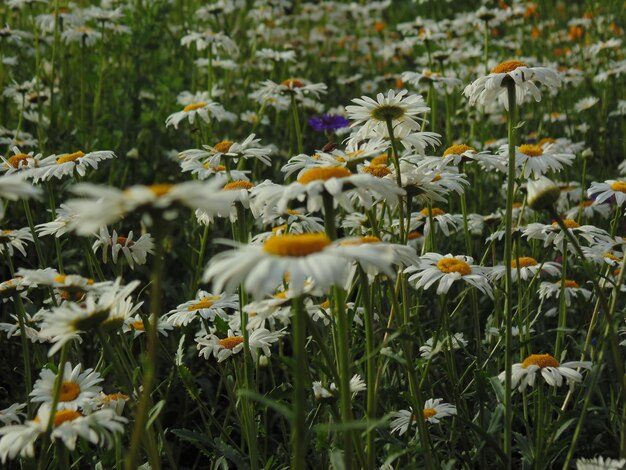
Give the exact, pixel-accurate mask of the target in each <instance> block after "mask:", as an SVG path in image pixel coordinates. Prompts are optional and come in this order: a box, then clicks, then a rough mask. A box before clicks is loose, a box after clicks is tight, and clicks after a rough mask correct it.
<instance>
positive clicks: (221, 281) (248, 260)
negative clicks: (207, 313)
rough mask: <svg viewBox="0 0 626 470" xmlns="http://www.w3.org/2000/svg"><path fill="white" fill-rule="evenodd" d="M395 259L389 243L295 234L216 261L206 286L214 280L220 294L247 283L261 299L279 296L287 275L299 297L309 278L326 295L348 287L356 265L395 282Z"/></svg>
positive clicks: (395, 256)
mask: <svg viewBox="0 0 626 470" xmlns="http://www.w3.org/2000/svg"><path fill="white" fill-rule="evenodd" d="M378 245H381V246H378ZM396 259H397V255H396V254H395V252H394V250H393V249H391V248H389V247H387V246H384V244H378V243H373V244H368V243H366V244H359V245H357V246H354V245H342V244H341V240H338V241H337V242H335V243H333V242H332V241H331V240H330V239H329V238H328V237H327V236H326V235H325V234H323V233H305V234H294V235H291V234H290V235H282V236H274V237H271V238H269V239H267V240H266V241H265V243H263V245H246V246H243V247H241V248H239V249H238V250H233V251H227V252H225V253H221V254H219V255H217V256H215V257H214V258H213V259H212V260H211V262H210V263H209V266H208V268H207V270H206V271H205V273H204V277H203V281H204V282H208V281H210V280H212V281H213V284H214V286H215V289H216V290H217V291H222V288H223V287H224V286H225V287H226V291H227V292H232V291H233V290H234V289H235V288H236V286H238V285H239V284H241V283H243V284H244V287H245V289H246V290H247V291H249V292H250V293H251V294H252V296H253V297H255V298H257V299H259V298H261V297H263V296H264V295H267V294H271V293H272V292H274V291H275V289H276V288H277V287H278V286H279V285H280V284H282V282H283V280H284V278H285V275H286V274H287V273H288V274H289V288H290V289H292V290H293V292H294V293H295V294H296V295H298V294H301V293H302V292H303V290H304V287H305V281H306V280H307V279H310V280H311V281H312V282H313V283H314V285H315V287H316V288H319V289H320V290H321V291H324V292H325V291H327V290H328V289H329V288H330V287H331V286H333V285H335V286H343V285H344V283H345V282H346V280H347V278H348V275H349V268H350V266H351V265H352V264H353V263H355V262H358V263H361V264H363V263H365V264H366V267H367V268H368V269H370V270H371V269H373V268H374V267H376V268H377V269H378V270H379V271H382V272H383V273H385V274H387V275H389V276H390V277H393V269H392V264H393V263H394V262H395V261H396Z"/></svg>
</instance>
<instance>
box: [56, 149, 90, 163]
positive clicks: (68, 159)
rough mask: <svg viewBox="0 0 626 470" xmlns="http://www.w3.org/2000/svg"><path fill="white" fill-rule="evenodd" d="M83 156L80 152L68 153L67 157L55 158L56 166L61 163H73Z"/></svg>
mask: <svg viewBox="0 0 626 470" xmlns="http://www.w3.org/2000/svg"><path fill="white" fill-rule="evenodd" d="M84 156H85V154H84V153H83V152H81V151H80V150H79V151H78V152H74V153H68V154H67V155H63V156H61V157H59V158H57V165H61V164H62V163H67V162H73V161H76V160H78V159H79V158H82V157H84Z"/></svg>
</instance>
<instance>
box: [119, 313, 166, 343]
mask: <svg viewBox="0 0 626 470" xmlns="http://www.w3.org/2000/svg"><path fill="white" fill-rule="evenodd" d="M146 323H149V324H150V325H152V318H146V317H143V316H141V315H140V314H136V315H129V316H126V317H125V318H124V324H123V325H122V332H124V333H131V332H132V333H133V338H137V337H139V336H141V335H142V334H144V333H145V332H146ZM172 329H173V327H172V325H170V324H169V323H167V322H166V321H163V320H161V319H159V321H158V322H157V333H159V334H161V335H163V336H167V333H168V331H170V330H172Z"/></svg>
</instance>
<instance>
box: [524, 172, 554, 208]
mask: <svg viewBox="0 0 626 470" xmlns="http://www.w3.org/2000/svg"><path fill="white" fill-rule="evenodd" d="M526 189H527V191H528V205H529V206H530V208H531V209H533V210H537V211H538V210H542V209H548V208H550V207H552V206H553V205H554V204H555V203H556V202H557V201H558V200H559V196H560V195H561V189H560V188H559V187H558V186H557V185H556V184H555V183H554V182H553V181H551V180H549V179H548V178H546V177H545V176H540V177H539V178H537V179H535V180H530V181H528V185H527V186H526Z"/></svg>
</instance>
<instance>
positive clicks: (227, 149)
mask: <svg viewBox="0 0 626 470" xmlns="http://www.w3.org/2000/svg"><path fill="white" fill-rule="evenodd" d="M254 137H255V134H250V135H249V136H248V137H246V139H245V140H243V141H242V142H233V141H232V140H222V141H221V142H218V143H217V144H215V145H214V146H213V147H211V146H209V145H204V146H203V147H204V150H201V149H190V150H185V151H183V152H181V153H180V155H179V157H180V158H181V159H182V160H183V161H188V160H193V161H201V163H202V164H203V165H206V166H208V167H209V168H219V167H220V164H221V163H222V159H227V160H229V159H232V160H233V162H234V163H235V164H236V163H237V162H238V161H239V159H240V158H244V159H250V158H256V159H258V160H259V161H260V162H261V163H263V164H264V165H267V166H270V165H271V164H272V161H271V160H270V158H269V155H270V153H271V152H272V149H271V148H270V147H263V146H261V145H259V143H260V142H261V140H260V139H255V138H254ZM228 163H230V162H228ZM181 166H182V168H183V171H185V167H184V165H181ZM228 166H229V167H233V165H232V164H230V165H228Z"/></svg>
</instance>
